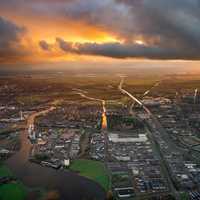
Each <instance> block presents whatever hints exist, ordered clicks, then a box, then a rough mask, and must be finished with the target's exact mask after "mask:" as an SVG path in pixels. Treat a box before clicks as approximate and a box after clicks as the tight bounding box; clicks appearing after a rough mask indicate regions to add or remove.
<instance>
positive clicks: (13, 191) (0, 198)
mask: <svg viewBox="0 0 200 200" xmlns="http://www.w3.org/2000/svg"><path fill="white" fill-rule="evenodd" d="M8 176H9V177H12V176H13V175H12V173H11V171H10V170H9V169H8V168H7V167H6V166H4V165H0V177H8ZM26 195H27V190H26V188H25V186H24V185H23V184H22V183H20V182H18V181H16V182H10V183H7V184H2V185H0V200H25V199H26Z"/></svg>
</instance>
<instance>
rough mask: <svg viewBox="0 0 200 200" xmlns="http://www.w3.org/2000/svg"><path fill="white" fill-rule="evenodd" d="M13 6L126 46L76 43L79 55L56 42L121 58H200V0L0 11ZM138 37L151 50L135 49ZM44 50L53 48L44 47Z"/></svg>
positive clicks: (66, 1)
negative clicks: (82, 26)
mask: <svg viewBox="0 0 200 200" xmlns="http://www.w3.org/2000/svg"><path fill="white" fill-rule="evenodd" d="M14 7H15V8H16V9H15V10H14V11H16V12H19V13H21V12H22V13H24V14H25V15H27V17H28V15H29V14H30V15H35V18H38V19H39V18H40V17H41V16H48V17H49V19H51V20H53V19H55V17H56V19H59V17H60V18H62V19H63V18H64V19H65V18H66V19H70V20H71V21H82V22H84V23H87V24H89V25H91V26H93V27H98V28H101V29H102V30H104V31H106V32H108V33H110V34H111V35H114V36H115V37H117V38H119V39H121V40H123V41H125V43H124V44H118V43H117V44H113V43H106V44H101V45H100V44H94V43H92V42H91V43H88V44H77V46H78V47H77V48H78V49H79V51H77V49H76V51H75V49H74V48H72V46H71V45H72V44H70V43H69V42H67V43H66V42H65V41H63V40H62V39H61V38H59V39H57V43H59V46H60V48H61V49H62V50H64V51H72V52H76V53H79V54H84V53H85V54H91V55H93V54H94V55H98V54H99V55H103V56H109V57H121V58H126V57H147V58H161V59H200V0H101V1H100V0H55V1H53V0H50V1H48V0H35V1H33V0H32V1H31V0H29V1H24V0H18V1H15V0H2V1H0V10H1V8H2V9H7V10H9V8H12V9H13V8H14ZM12 11H13V10H12ZM66 29H67V26H66ZM44 31H45V30H44ZM77 31H78V30H77ZM137 38H139V39H142V40H144V41H146V44H147V45H145V46H141V45H140V46H139V45H135V44H133V41H134V40H137ZM41 45H42V46H41ZM40 46H41V47H42V48H43V49H45V50H47V49H48V46H47V44H46V43H44V42H43V44H40ZM113 47H114V49H113Z"/></svg>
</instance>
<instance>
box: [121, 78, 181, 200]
mask: <svg viewBox="0 0 200 200" xmlns="http://www.w3.org/2000/svg"><path fill="white" fill-rule="evenodd" d="M123 83H124V78H121V81H120V84H119V86H118V88H119V90H120V91H121V93H122V94H125V95H127V96H129V97H130V98H131V99H132V100H133V101H134V102H136V103H137V104H139V105H140V106H141V107H142V108H143V109H144V111H145V112H146V113H147V114H148V115H149V118H150V119H152V123H154V125H155V127H156V130H157V131H159V132H160V133H161V135H163V134H164V135H165V137H166V134H165V133H163V132H164V129H163V128H162V126H161V124H160V123H159V121H158V120H157V118H156V117H155V116H154V115H153V114H152V113H151V111H150V110H149V109H148V108H147V107H146V106H145V105H143V103H142V102H141V101H140V100H139V99H137V98H136V97H134V96H133V95H132V94H130V93H129V92H128V91H126V90H125V89H123ZM146 93H147V92H146ZM148 93H149V92H148ZM149 125H150V126H152V124H149ZM153 129H154V128H153ZM149 138H150V139H151V140H152V144H153V145H154V148H155V149H156V151H157V153H158V157H159V160H160V161H161V168H162V171H163V173H164V175H165V177H166V181H167V183H168V186H169V189H170V191H171V192H172V194H173V195H174V197H175V198H176V199H177V200H179V199H180V197H179V193H178V192H177V190H176V188H175V187H174V184H173V181H172V177H171V174H170V172H169V170H168V166H167V164H166V160H165V159H164V156H163V154H162V152H161V150H160V146H159V142H158V141H157V139H156V137H155V136H154V134H153V132H152V131H149ZM167 141H168V140H167Z"/></svg>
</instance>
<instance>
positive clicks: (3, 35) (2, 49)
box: [0, 17, 25, 61]
mask: <svg viewBox="0 0 200 200" xmlns="http://www.w3.org/2000/svg"><path fill="white" fill-rule="evenodd" d="M24 33H25V29H24V28H23V27H19V26H17V25H16V24H14V23H12V22H11V21H8V20H6V19H5V18H3V17H0V61H4V60H8V59H11V60H12V59H16V58H17V57H20V56H22V54H23V52H22V51H21V50H20V38H21V36H22V35H23V34H24Z"/></svg>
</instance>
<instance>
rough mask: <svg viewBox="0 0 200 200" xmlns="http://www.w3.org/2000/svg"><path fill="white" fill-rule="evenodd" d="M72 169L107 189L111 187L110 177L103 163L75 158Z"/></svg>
mask: <svg viewBox="0 0 200 200" xmlns="http://www.w3.org/2000/svg"><path fill="white" fill-rule="evenodd" d="M70 170H72V171H76V172H78V173H79V175H81V176H84V177H87V178H89V179H91V180H93V181H95V182H97V183H99V184H100V185H101V186H102V187H103V188H104V189H105V190H106V191H108V190H109V189H110V179H109V175H108V172H107V170H106V169H105V166H104V164H103V163H101V162H98V161H93V160H75V161H73V162H72V164H71V165H70Z"/></svg>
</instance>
